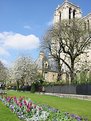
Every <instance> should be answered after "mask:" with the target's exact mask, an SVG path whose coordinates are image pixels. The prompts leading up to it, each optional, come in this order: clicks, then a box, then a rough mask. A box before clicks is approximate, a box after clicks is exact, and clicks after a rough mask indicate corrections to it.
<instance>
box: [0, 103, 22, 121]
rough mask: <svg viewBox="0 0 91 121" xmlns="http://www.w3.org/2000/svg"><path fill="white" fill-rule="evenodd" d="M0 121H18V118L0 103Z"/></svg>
mask: <svg viewBox="0 0 91 121" xmlns="http://www.w3.org/2000/svg"><path fill="white" fill-rule="evenodd" d="M0 121H20V120H19V119H18V117H17V116H16V115H15V114H13V113H12V112H11V111H10V110H9V108H7V107H6V106H5V105H4V104H3V103H2V102H1V101H0Z"/></svg>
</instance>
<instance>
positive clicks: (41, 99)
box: [0, 91, 91, 121]
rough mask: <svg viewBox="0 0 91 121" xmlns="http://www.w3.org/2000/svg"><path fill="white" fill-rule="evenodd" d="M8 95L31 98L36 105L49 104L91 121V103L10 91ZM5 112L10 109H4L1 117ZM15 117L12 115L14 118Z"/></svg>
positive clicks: (3, 120)
mask: <svg viewBox="0 0 91 121" xmlns="http://www.w3.org/2000/svg"><path fill="white" fill-rule="evenodd" d="M7 93H8V95H11V96H17V97H19V96H25V97H29V98H31V100H32V101H34V102H35V103H39V104H47V105H50V106H51V107H55V108H57V109H59V110H62V111H64V112H69V113H74V114H77V115H79V116H84V117H87V118H88V119H89V121H91V101H85V100H78V99H68V98H59V97H56V96H48V95H40V94H31V93H29V92H17V91H8V92H7ZM0 105H1V104H0ZM0 107H1V106H0ZM3 107H4V106H3ZM3 107H2V108H3ZM5 110H8V109H7V108H3V111H2V112H0V116H1V113H3V112H4V111H5ZM6 112H7V113H6V116H7V115H8V113H10V114H11V112H10V111H6ZM3 115H4V114H3ZM13 116H14V115H12V117H13ZM0 119H1V117H0ZM14 119H15V120H13V121H18V120H17V118H14ZM0 121H1V120H0ZM2 121H12V120H10V119H9V120H5V119H2Z"/></svg>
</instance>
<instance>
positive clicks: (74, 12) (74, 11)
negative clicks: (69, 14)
mask: <svg viewBox="0 0 91 121" xmlns="http://www.w3.org/2000/svg"><path fill="white" fill-rule="evenodd" d="M75 15H76V10H73V18H75V17H76V16H75Z"/></svg>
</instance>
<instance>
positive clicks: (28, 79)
mask: <svg viewBox="0 0 91 121" xmlns="http://www.w3.org/2000/svg"><path fill="white" fill-rule="evenodd" d="M10 72H11V74H10V75H11V80H15V81H16V82H17V86H19V82H20V83H21V84H22V86H23V85H24V84H26V83H32V82H33V81H34V80H35V79H36V78H37V65H36V64H35V63H34V62H33V61H32V59H31V58H30V57H20V58H18V59H17V60H16V61H15V63H14V64H13V65H12V68H11V71H10Z"/></svg>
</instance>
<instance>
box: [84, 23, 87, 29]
mask: <svg viewBox="0 0 91 121" xmlns="http://www.w3.org/2000/svg"><path fill="white" fill-rule="evenodd" d="M86 28H87V27H86V22H84V29H85V30H86Z"/></svg>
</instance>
